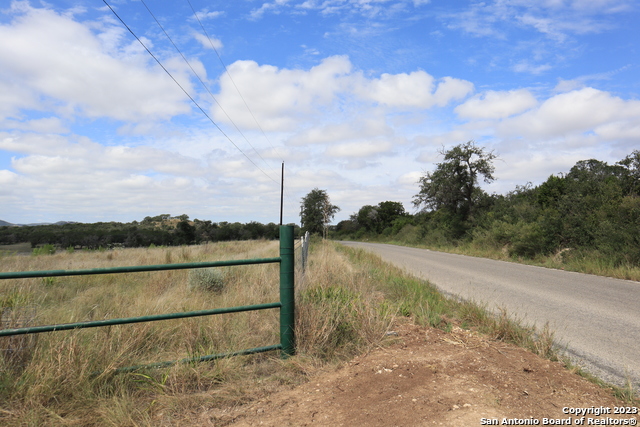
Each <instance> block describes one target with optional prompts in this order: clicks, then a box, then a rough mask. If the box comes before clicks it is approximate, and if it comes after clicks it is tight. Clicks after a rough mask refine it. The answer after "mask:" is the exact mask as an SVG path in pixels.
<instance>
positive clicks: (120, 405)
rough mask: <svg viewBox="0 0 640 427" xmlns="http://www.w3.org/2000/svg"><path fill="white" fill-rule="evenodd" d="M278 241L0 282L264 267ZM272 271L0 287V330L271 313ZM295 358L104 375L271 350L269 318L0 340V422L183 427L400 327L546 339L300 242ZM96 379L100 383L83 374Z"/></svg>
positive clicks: (22, 263) (153, 255)
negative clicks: (212, 266)
mask: <svg viewBox="0 0 640 427" xmlns="http://www.w3.org/2000/svg"><path fill="white" fill-rule="evenodd" d="M277 255H278V243H277V242H267V241H258V242H256V241H253V242H251V241H245V242H229V243H217V244H205V245H200V246H190V247H174V248H149V249H124V250H113V251H103V252H99V251H95V252H85V251H77V252H60V253H56V254H54V255H38V256H18V255H5V256H2V257H0V270H1V271H27V270H49V269H66V270H73V269H86V268H99V267H109V266H124V265H146V264H162V263H177V262H197V261H214V260H222V259H244V258H262V257H273V256H277ZM278 277H279V271H278V266H277V264H263V265H253V266H251V265H248V266H240V267H225V268H222V269H218V270H216V272H215V273H214V272H211V273H210V274H208V275H205V276H204V277H197V276H196V275H194V274H193V273H191V275H190V273H189V272H188V271H185V270H179V271H168V272H152V273H127V274H113V275H101V276H77V277H60V278H54V279H46V280H44V279H21V280H3V281H0V311H2V313H3V314H2V316H3V323H4V327H12V326H13V327H15V326H24V325H43V324H54V323H68V322H78V321H87V320H97V319H110V318H119V317H132V316H141V315H149V314H161V313H170V312H180V311H192V310H201V309H208V308H219V307H229V306H238V305H248V304H259V303H267V302H275V301H277V300H278ZM296 281H297V282H296V293H297V294H296V304H297V316H296V317H297V318H296V322H297V324H296V328H297V340H298V355H296V356H294V357H291V358H289V359H286V360H282V359H280V358H279V357H278V356H279V355H278V354H277V353H276V352H272V353H263V354H259V355H252V356H242V357H235V358H228V359H222V360H219V361H216V362H206V363H192V364H179V365H174V366H172V367H166V368H161V369H144V370H140V371H135V372H128V373H121V374H116V373H115V372H114V369H115V368H118V367H123V366H131V365H139V364H145V363H153V362H160V361H166V360H176V359H182V358H185V357H192V356H200V355H207V354H215V353H221V352H227V351H234V350H240V349H245V348H252V347H258V346H264V345H271V344H277V343H278V342H279V336H278V311H277V310H265V311H260V312H249V313H236V314H228V315H220V316H207V317H199V318H193V319H183V320H167V321H159V322H153V323H141V324H135V325H122V326H109V327H103V328H93V329H84V330H76V331H62V332H54V333H43V334H37V335H31V336H23V338H17V337H6V338H0V353H1V356H0V424H2V425H7V426H14V425H15V426H18V425H20V426H23V425H29V426H30V425H33V426H35V425H38V426H49V425H51V426H53V425H55V426H58V425H99V426H102V425H113V426H139V425H149V426H152V425H173V424H180V423H182V424H187V425H188V423H189V420H192V419H194V417H197V413H198V411H199V410H201V408H203V407H205V406H206V407H207V408H211V407H219V408H225V407H232V406H235V405H240V404H243V403H246V402H249V401H251V400H254V399H258V398H260V397H262V396H265V395H267V394H269V393H272V392H273V391H274V390H276V389H278V388H280V387H282V386H291V385H294V384H298V383H301V382H304V381H305V380H306V378H307V376H308V374H309V373H310V372H314V371H315V370H316V369H319V368H321V367H324V366H327V365H331V364H336V363H340V362H342V361H344V360H347V359H349V358H351V357H352V356H353V355H355V354H360V353H362V352H364V351H367V350H368V349H370V348H373V347H375V346H380V345H384V342H385V340H389V339H393V337H388V336H387V334H386V333H387V332H388V331H389V328H390V327H391V325H392V324H393V322H394V319H396V318H398V317H409V318H412V319H413V320H414V321H415V322H418V323H422V324H429V325H432V326H436V327H439V328H442V329H445V330H446V329H447V328H450V327H451V325H452V324H453V323H456V324H459V325H461V326H463V327H465V328H473V329H476V330H479V331H481V332H484V333H487V334H489V335H490V336H492V337H494V338H496V339H502V340H505V341H510V342H514V343H517V344H519V345H522V346H525V347H528V348H530V349H532V350H533V351H535V352H537V353H538V354H542V355H545V356H547V357H554V354H553V349H552V334H551V333H550V331H538V332H539V333H538V334H535V333H534V332H535V331H534V330H533V329H531V328H526V327H523V326H521V325H518V324H517V323H515V322H513V321H511V320H509V319H508V316H507V315H506V313H505V314H504V315H503V316H501V317H498V318H496V317H494V316H491V315H489V314H488V313H487V312H486V311H485V310H483V308H482V307H477V306H474V305H472V304H467V303H461V302H457V301H453V300H449V299H447V298H445V297H443V296H442V295H441V294H440V293H438V292H437V290H436V289H435V288H434V287H432V286H431V285H429V284H428V283H427V282H424V281H420V280H417V279H415V278H412V277H410V276H407V275H406V274H404V273H403V272H402V271H400V270H399V269H396V268H394V267H392V266H390V265H388V264H385V263H383V262H382V261H381V260H380V259H379V258H377V257H375V256H373V255H370V254H367V253H366V252H363V251H360V250H353V249H348V248H345V247H342V246H340V245H336V244H333V243H331V242H327V241H323V242H321V241H317V242H315V243H314V244H312V247H311V253H310V261H309V265H308V268H307V270H306V274H305V276H304V277H302V276H301V275H300V272H297V278H296ZM95 372H103V373H102V374H100V375H97V376H96V375H93V373H95Z"/></svg>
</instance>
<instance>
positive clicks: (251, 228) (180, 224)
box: [0, 214, 299, 249]
mask: <svg viewBox="0 0 640 427" xmlns="http://www.w3.org/2000/svg"><path fill="white" fill-rule="evenodd" d="M298 229H299V227H298ZM278 238H279V226H278V225H276V224H274V223H269V224H261V223H259V222H255V221H252V222H248V223H244V224H243V223H239V222H217V223H216V222H212V221H208V220H207V221H202V220H199V219H194V220H193V221H190V220H189V216H188V215H186V214H183V215H179V216H175V217H172V216H171V215H169V214H161V215H157V216H154V217H150V216H147V217H145V218H144V219H143V220H142V221H133V222H130V223H121V222H97V223H90V224H89V223H66V224H59V225H58V224H51V225H37V226H20V227H16V226H4V227H0V245H10V244H15V243H23V242H30V243H31V247H34V248H35V247H37V246H39V245H44V244H51V245H56V246H58V247H61V248H69V247H75V248H78V247H81V248H87V249H98V248H101V247H102V248H112V247H145V246H150V245H155V246H176V245H189V244H197V243H203V242H218V241H232V240H258V239H267V240H274V239H278Z"/></svg>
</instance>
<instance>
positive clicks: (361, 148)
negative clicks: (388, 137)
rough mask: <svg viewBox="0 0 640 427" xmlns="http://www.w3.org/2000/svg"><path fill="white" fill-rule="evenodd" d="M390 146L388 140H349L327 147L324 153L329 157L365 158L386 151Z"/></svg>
mask: <svg viewBox="0 0 640 427" xmlns="http://www.w3.org/2000/svg"><path fill="white" fill-rule="evenodd" d="M391 148H392V144H391V142H389V141H362V142H349V143H346V144H339V145H334V146H331V147H329V148H327V151H326V154H327V155H329V156H331V157H357V158H366V157H371V156H375V155H378V154H382V153H386V152H388V151H389V150H391Z"/></svg>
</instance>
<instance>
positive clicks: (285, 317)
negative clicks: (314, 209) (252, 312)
mask: <svg viewBox="0 0 640 427" xmlns="http://www.w3.org/2000/svg"><path fill="white" fill-rule="evenodd" d="M293 249H294V242H293V226H291V225H281V226H280V303H281V304H282V307H281V308H280V344H281V345H282V352H281V357H282V358H287V357H289V356H293V355H294V354H295V353H296V344H295V341H296V336H295V321H296V320H295V290H294V282H295V279H294V255H293Z"/></svg>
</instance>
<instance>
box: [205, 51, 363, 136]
mask: <svg viewBox="0 0 640 427" xmlns="http://www.w3.org/2000/svg"><path fill="white" fill-rule="evenodd" d="M228 69H229V74H230V75H231V78H232V79H233V82H235V85H234V84H233V82H232V81H231V79H230V78H229V75H227V74H223V75H222V76H221V77H220V94H219V96H218V97H217V99H218V101H219V103H220V104H221V105H224V110H225V111H226V112H227V114H228V115H229V116H230V117H231V119H232V120H233V121H234V122H235V123H236V124H237V125H238V126H241V127H242V128H248V129H255V128H257V124H256V120H254V116H255V118H256V119H257V121H258V123H259V124H260V127H261V128H262V129H263V130H269V131H275V130H293V129H294V128H295V127H296V125H297V123H298V122H299V120H300V118H301V117H304V116H306V115H308V114H311V113H313V112H316V111H318V108H322V107H326V106H328V105H330V104H331V102H332V101H333V100H334V97H335V95H336V93H338V92H341V91H343V90H344V89H345V88H344V84H345V82H344V79H343V78H342V77H343V76H344V75H346V74H348V73H350V72H351V62H350V61H349V60H348V59H347V58H346V57H343V56H334V57H329V58H325V59H324V60H323V61H322V62H321V63H320V64H319V65H317V66H315V67H313V68H311V69H310V70H309V71H304V70H289V69H279V68H277V67H274V66H270V65H262V66H261V65H258V64H257V63H256V62H255V61H236V62H234V63H233V64H231V65H230V66H229V67H228ZM236 87H238V88H242V92H241V94H242V96H240V95H239V94H238V92H237V90H236ZM243 99H244V100H243ZM245 101H246V103H247V104H248V105H249V106H251V111H252V112H253V115H252V114H251V113H250V112H249V111H248V110H247V108H246V105H245ZM213 108H214V110H213V115H214V118H215V119H216V120H221V121H224V122H228V119H227V117H226V115H225V114H224V113H223V111H222V110H221V109H220V107H219V106H218V105H215V106H214V107H213Z"/></svg>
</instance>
